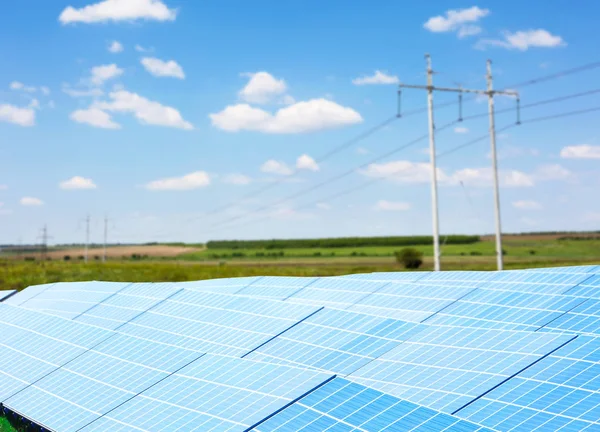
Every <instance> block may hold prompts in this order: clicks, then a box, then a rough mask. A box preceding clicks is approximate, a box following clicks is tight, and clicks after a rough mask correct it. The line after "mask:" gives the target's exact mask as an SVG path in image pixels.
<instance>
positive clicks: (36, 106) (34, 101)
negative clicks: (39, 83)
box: [28, 98, 40, 109]
mask: <svg viewBox="0 0 600 432" xmlns="http://www.w3.org/2000/svg"><path fill="white" fill-rule="evenodd" d="M28 108H32V109H40V101H39V100H37V99H36V98H33V99H31V102H29V105H28Z"/></svg>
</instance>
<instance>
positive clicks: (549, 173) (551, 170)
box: [534, 164, 573, 181]
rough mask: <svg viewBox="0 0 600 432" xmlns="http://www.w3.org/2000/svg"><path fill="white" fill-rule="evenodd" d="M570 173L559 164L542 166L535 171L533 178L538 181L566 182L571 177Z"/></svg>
mask: <svg viewBox="0 0 600 432" xmlns="http://www.w3.org/2000/svg"><path fill="white" fill-rule="evenodd" d="M572 175H573V174H572V173H571V171H569V170H568V169H566V168H564V167H563V166H561V165H559V164H549V165H542V166H540V167H538V168H537V169H536V170H535V173H534V176H535V178H536V179H538V180H542V181H547V180H566V179H569V178H571V177H572Z"/></svg>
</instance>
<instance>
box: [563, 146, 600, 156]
mask: <svg viewBox="0 0 600 432" xmlns="http://www.w3.org/2000/svg"><path fill="white" fill-rule="evenodd" d="M560 157H561V158H563V159H600V146H592V145H589V144H580V145H572V146H567V147H563V149H562V150H561V151H560Z"/></svg>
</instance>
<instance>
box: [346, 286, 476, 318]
mask: <svg viewBox="0 0 600 432" xmlns="http://www.w3.org/2000/svg"><path fill="white" fill-rule="evenodd" d="M473 289H474V288H460V287H459V288H454V287H447V286H437V285H419V284H418V283H412V284H407V283H391V284H388V285H385V286H383V287H382V288H381V289H379V290H378V291H377V292H376V293H373V294H370V295H368V296H366V297H363V298H361V299H359V300H358V301H357V302H356V303H354V304H353V305H352V306H350V307H348V308H347V310H351V311H355V312H362V313H367V314H371V315H376V316H380V317H387V318H394V319H399V320H404V321H411V322H422V321H424V320H426V319H428V318H429V317H431V316H432V315H434V314H435V313H436V312H437V311H439V310H442V309H444V308H445V307H447V306H448V305H450V304H451V303H453V302H454V301H456V300H458V299H460V298H462V297H464V296H465V295H467V294H468V293H470V292H471V291H472V290H473Z"/></svg>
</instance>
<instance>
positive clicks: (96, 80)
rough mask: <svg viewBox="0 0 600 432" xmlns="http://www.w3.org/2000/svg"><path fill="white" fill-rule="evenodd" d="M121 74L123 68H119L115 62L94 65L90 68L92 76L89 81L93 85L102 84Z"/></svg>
mask: <svg viewBox="0 0 600 432" xmlns="http://www.w3.org/2000/svg"><path fill="white" fill-rule="evenodd" d="M122 74H123V69H121V68H119V67H118V66H117V65H116V64H114V63H113V64H109V65H103V66H95V67H93V68H92V76H91V78H90V81H91V82H92V84H94V85H97V86H99V85H102V84H104V82H105V81H108V80H110V79H113V78H116V77H118V76H121V75H122Z"/></svg>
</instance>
